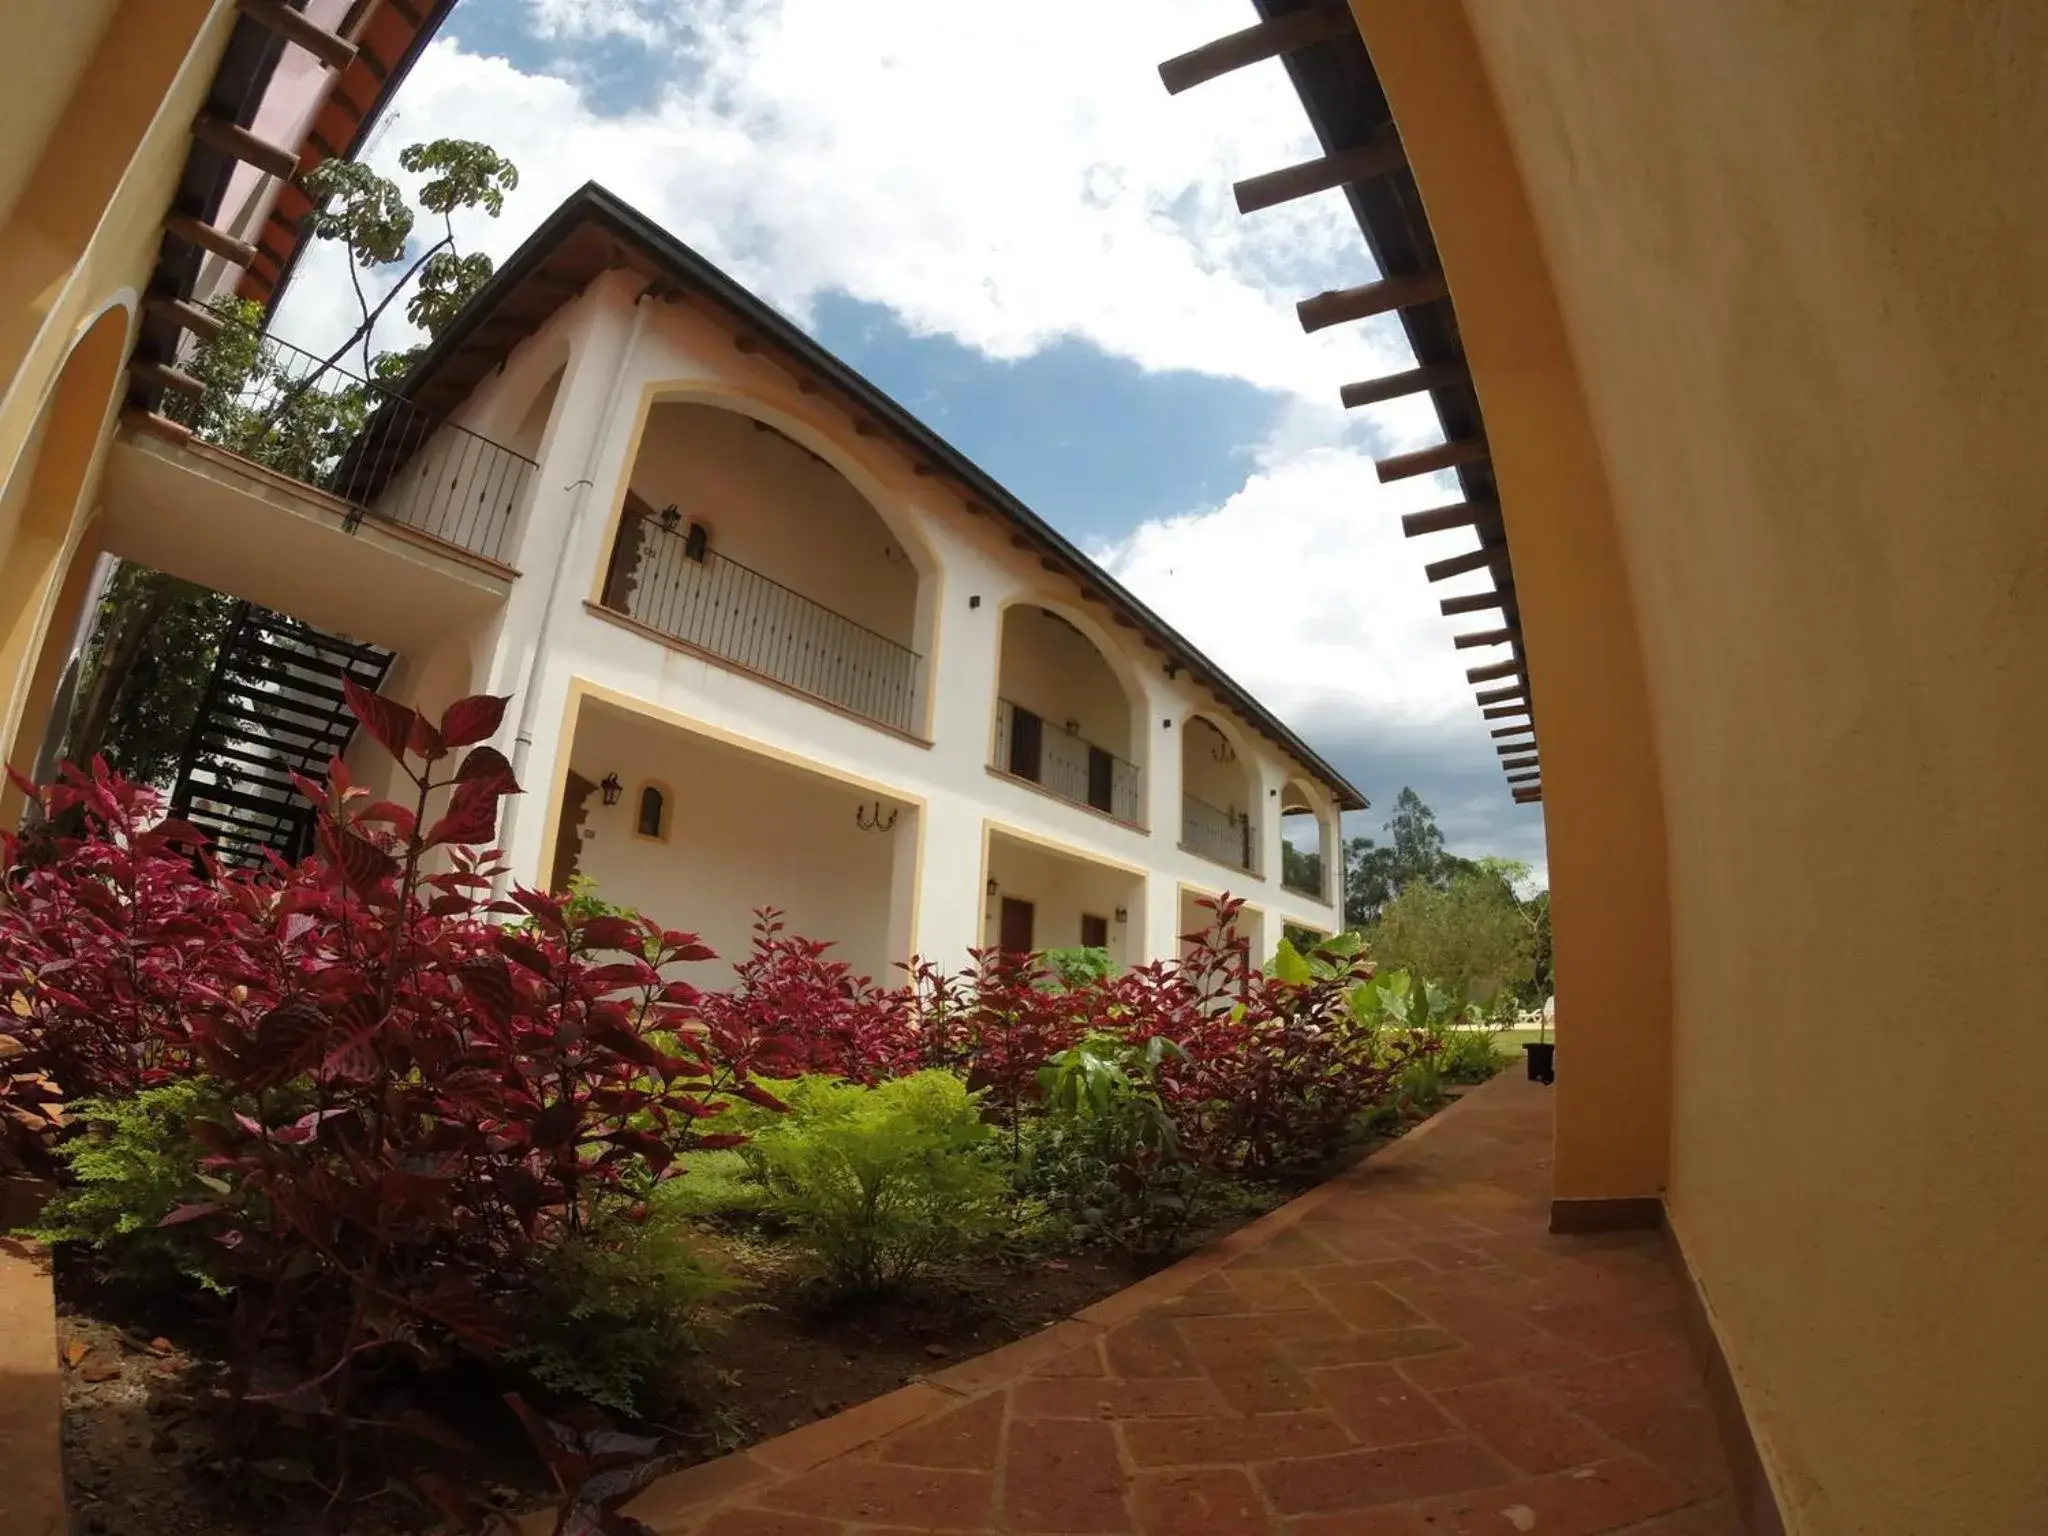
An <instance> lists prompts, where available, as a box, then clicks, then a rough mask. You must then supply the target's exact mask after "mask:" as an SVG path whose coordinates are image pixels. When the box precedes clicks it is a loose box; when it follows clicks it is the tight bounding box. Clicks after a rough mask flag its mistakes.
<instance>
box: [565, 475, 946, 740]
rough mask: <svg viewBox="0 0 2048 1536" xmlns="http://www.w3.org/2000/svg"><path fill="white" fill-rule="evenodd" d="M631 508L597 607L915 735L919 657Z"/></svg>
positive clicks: (663, 521)
mask: <svg viewBox="0 0 2048 1536" xmlns="http://www.w3.org/2000/svg"><path fill="white" fill-rule="evenodd" d="M672 522H673V520H671V519H665V518H663V517H661V516H659V515H657V516H648V515H647V514H645V513H642V512H639V511H637V510H635V509H634V508H633V507H631V506H628V507H627V509H626V510H625V512H624V514H623V515H622V517H621V520H620V526H619V536H618V541H617V543H616V544H614V546H613V548H612V558H611V565H610V568H609V569H608V570H607V571H606V573H605V584H604V595H603V606H604V607H605V608H607V609H609V610H610V611H612V612H613V613H617V614H621V615H623V616H624V617H626V618H628V619H631V620H632V621H633V622H634V623H635V624H637V625H639V626H641V627H642V628H644V629H648V630H651V631H653V632H654V633H656V634H658V635H662V636H664V637H666V638H668V639H670V640H674V641H678V642H680V643H681V644H683V645H685V646H687V647H689V648H690V649H691V650H693V651H698V652H701V653H702V654H704V655H706V656H710V657H714V658H716V659H718V660H720V661H724V662H728V663H730V664H731V665H733V666H734V667H737V668H739V669H740V670H741V671H743V672H751V673H753V674H754V675H755V676H757V677H761V678H765V679H767V680H768V681H770V682H773V683H777V684H779V685H781V686H782V687H784V688H788V689H790V690H792V691H794V692H796V693H801V694H805V695H807V696H809V697H811V698H814V699H818V700H821V701H822V702H824V703H826V704H829V705H831V706H833V707H834V708H836V709H840V710H843V711H845V712H846V713H848V714H851V715H856V716H858V717H860V718H861V719H863V720H870V721H873V722H874V723H876V724H878V725H882V726H886V727H888V728H889V729H890V730H893V731H899V732H901V733H903V734H905V735H915V734H916V733H917V731H918V728H919V726H920V724H921V723H922V721H921V716H922V695H923V681H924V658H923V657H922V656H920V655H919V654H918V653H917V652H916V651H913V650H911V649H910V648H909V647H908V646H903V645H899V644H897V643H896V642H895V641H893V640H891V639H889V638H888V637H887V636H885V635H880V634H877V633H876V632H875V631H874V630H872V629H869V628H868V627H867V626H866V625H864V624H859V623H856V622H855V621H854V620H852V619H849V618H847V617H846V616H845V615H844V614H840V613H835V612H833V611H832V610H831V609H830V608H827V607H825V606H824V605H823V604H821V603H815V602H812V601H811V600H810V599H809V598H807V597H805V596H803V595H802V594H801V593H799V592H794V591H792V590H791V589H790V588H788V587H785V586H784V585H782V583H781V582H779V581H776V580H774V579H773V578H771V577H768V576H764V575H762V574H761V573H760V572H759V571H756V570H753V569H752V568H750V567H748V566H745V565H742V564H740V562H739V561H737V560H733V559H730V558H728V557H726V556H724V555H720V554H718V553H716V552H715V551H712V550H710V549H708V548H706V547H704V545H703V544H702V543H701V542H700V541H699V540H698V539H697V538H696V537H695V536H693V535H692V534H690V533H686V532H684V531H682V530H681V529H678V528H676V527H674V526H673V525H672Z"/></svg>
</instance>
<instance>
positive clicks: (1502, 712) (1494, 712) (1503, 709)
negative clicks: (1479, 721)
mask: <svg viewBox="0 0 2048 1536" xmlns="http://www.w3.org/2000/svg"><path fill="white" fill-rule="evenodd" d="M1479 713H1480V715H1481V716H1482V717H1483V718H1485V719H1488V720H1512V719H1514V718H1515V716H1517V715H1526V714H1528V713H1529V706H1528V704H1527V703H1526V702H1524V703H1521V704H1489V705H1488V706H1487V707H1486V708H1484V709H1482V710H1480V711H1479ZM1517 729H1519V730H1530V731H1533V730H1535V729H1536V726H1535V724H1534V723H1533V722H1531V723H1530V724H1529V725H1526V726H1519V727H1517ZM1499 734H1500V732H1498V731H1495V732H1494V735H1496V736H1498V735H1499Z"/></svg>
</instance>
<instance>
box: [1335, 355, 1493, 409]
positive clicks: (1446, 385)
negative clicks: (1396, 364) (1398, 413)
mask: <svg viewBox="0 0 2048 1536" xmlns="http://www.w3.org/2000/svg"><path fill="white" fill-rule="evenodd" d="M1471 383H1472V375H1471V374H1469V373H1467V372H1466V371H1465V370H1464V369H1463V368H1461V367H1459V366H1458V365H1457V364H1455V363H1435V364H1432V365H1430V366H1429V367H1426V368H1410V369H1409V370H1408V371H1407V372H1405V373H1390V374H1387V375H1385V376H1384V377H1382V378H1377V379H1361V380H1360V381H1359V382H1358V383H1356V384H1346V385H1345V386H1344V387H1343V388H1342V389H1340V390H1338V391H1337V398H1338V399H1339V400H1341V401H1343V402H1344V408H1345V409H1346V410H1356V409H1357V408H1358V407H1359V406H1361V405H1378V404H1379V403H1380V402H1381V401H1383V400H1399V399H1400V398H1401V397H1402V396H1403V395H1419V394H1421V393H1422V391H1423V390H1425V389H1463V388H1468V387H1469V386H1470V385H1471Z"/></svg>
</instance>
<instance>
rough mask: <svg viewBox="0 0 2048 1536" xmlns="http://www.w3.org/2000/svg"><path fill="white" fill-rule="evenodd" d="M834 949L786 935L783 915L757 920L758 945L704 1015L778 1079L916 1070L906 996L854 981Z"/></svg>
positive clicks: (874, 1076)
mask: <svg viewBox="0 0 2048 1536" xmlns="http://www.w3.org/2000/svg"><path fill="white" fill-rule="evenodd" d="M831 947H832V946H831V945H830V944H825V943H821V942H819V941H817V940H815V939H804V938H798V937H796V936H795V935H793V934H790V933H786V932H785V931H784V927H783V922H782V914H781V913H780V912H778V911H776V910H775V909H774V908H772V907H764V908H762V909H761V910H759V911H757V912H756V913H755V914H754V938H753V946H752V948H751V949H750V951H749V952H748V955H747V958H746V959H745V960H743V961H741V962H740V963H739V964H738V965H737V966H735V967H734V985H733V987H732V989H731V990H730V991H727V992H723V993H714V994H711V995H708V996H706V997H704V998H703V999H701V1006H702V1008H703V1010H704V1014H705V1017H706V1018H708V1019H714V1020H716V1021H717V1022H718V1023H719V1024H720V1025H721V1026H722V1027H723V1028H724V1029H726V1030H728V1031H729V1032H730V1033H731V1034H732V1035H733V1036H734V1037H735V1038H737V1039H743V1040H745V1041H747V1042H748V1046H749V1049H750V1051H751V1052H752V1053H753V1055H754V1056H755V1058H756V1059H757V1060H758V1061H759V1063H760V1067H761V1070H762V1071H764V1072H770V1073H773V1074H774V1075H775V1076H778V1077H797V1076H801V1075H802V1074H804V1073H809V1072H824V1073H829V1074H831V1075H832V1076H834V1077H845V1078H850V1079H852V1080H853V1081H855V1082H862V1083H871V1082H874V1081H876V1080H878V1079H879V1078H882V1077H887V1076H891V1075H893V1074H894V1073H896V1072H899V1071H903V1070H907V1069H909V1068H911V1067H913V1066H914V1065H915V1061H914V1059H913V1058H914V1042H913V1040H912V1038H911V1034H910V1030H909V1025H908V1019H907V1017H906V1013H905V1003H906V998H905V995H904V994H903V993H901V992H892V991H884V990H882V989H881V988H878V987H876V986H875V984H874V983H873V982H872V981H871V980H869V979H868V978H867V977H865V976H860V975H856V974H855V972H854V969H853V967H852V966H850V965H848V964H846V962H844V961H843V960H833V959H831V958H829V957H828V956H827V954H826V951H827V950H829V949H830V948H831Z"/></svg>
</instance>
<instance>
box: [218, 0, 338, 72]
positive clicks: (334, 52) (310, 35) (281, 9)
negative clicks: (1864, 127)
mask: <svg viewBox="0 0 2048 1536" xmlns="http://www.w3.org/2000/svg"><path fill="white" fill-rule="evenodd" d="M237 6H238V8H239V9H240V11H241V13H242V14H243V15H244V16H246V17H248V18H249V19H250V20H251V21H253V22H255V23H257V25H259V26H264V27H268V28H269V29H270V30H271V31H273V32H275V33H276V34H277V35H278V36H279V37H281V38H283V39H284V40H285V41H286V42H288V43H295V44H297V45H298V46H299V47H301V48H303V49H305V50H306V52H308V53H310V54H312V55H313V57H314V58H316V59H318V60H319V61H320V62H321V63H322V64H325V65H326V66H327V67H328V68H329V69H333V70H342V69H347V68H348V67H349V65H351V64H353V63H354V62H355V60H356V45H355V44H354V43H351V42H350V41H348V39H346V38H343V37H337V36H335V35H334V33H332V32H330V31H328V30H327V29H326V28H325V27H323V26H321V25H320V24H319V23H318V22H314V21H309V20H308V19H307V18H306V17H305V16H304V15H303V14H302V13H300V12H298V11H295V10H292V9H291V8H290V7H289V6H286V5H284V4H281V3H280V0H237Z"/></svg>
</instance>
